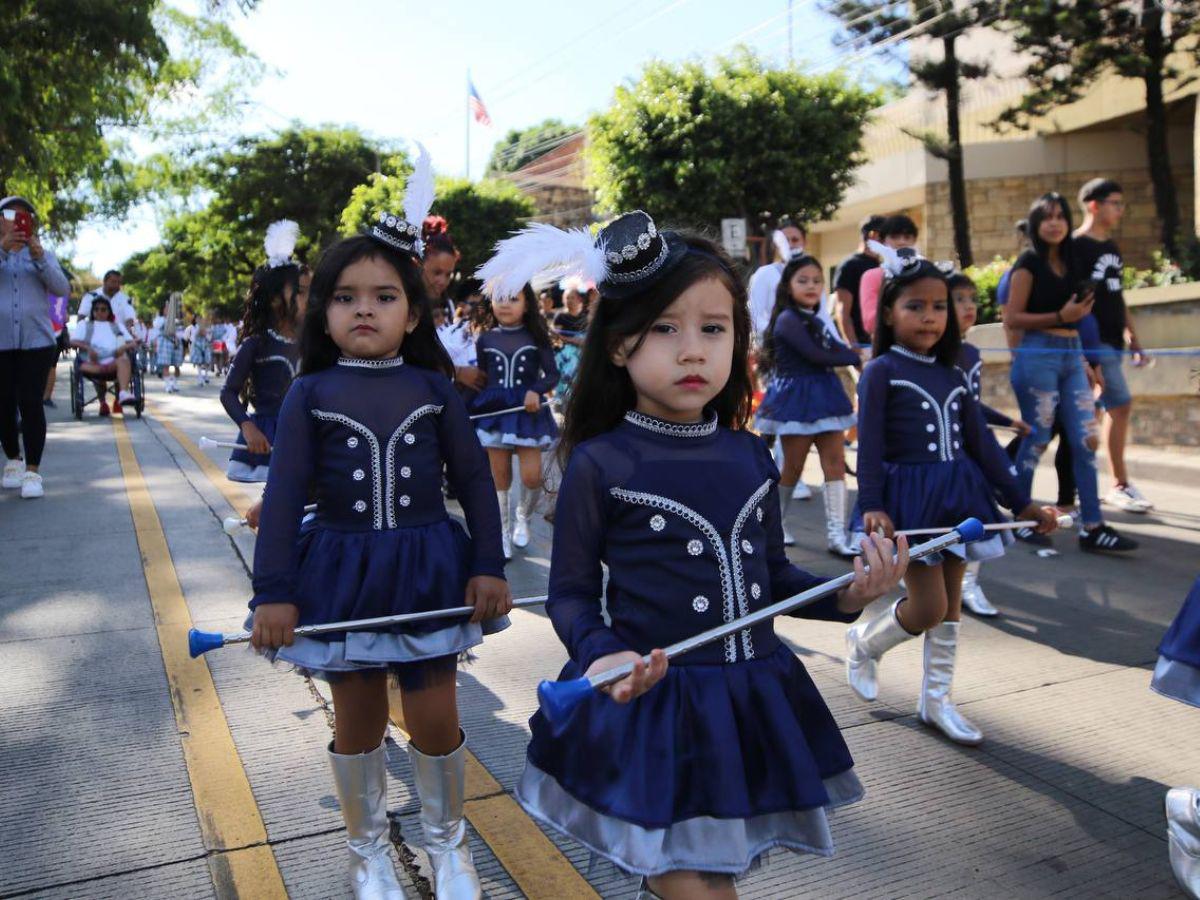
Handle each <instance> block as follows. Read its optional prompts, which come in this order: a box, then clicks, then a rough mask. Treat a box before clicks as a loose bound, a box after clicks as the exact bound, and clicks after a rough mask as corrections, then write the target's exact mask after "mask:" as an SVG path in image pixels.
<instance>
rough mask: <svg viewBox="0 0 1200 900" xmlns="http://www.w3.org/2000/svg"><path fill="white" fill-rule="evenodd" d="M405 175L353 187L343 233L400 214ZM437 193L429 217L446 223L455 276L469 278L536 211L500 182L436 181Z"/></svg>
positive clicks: (376, 177)
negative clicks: (386, 214) (385, 212)
mask: <svg viewBox="0 0 1200 900" xmlns="http://www.w3.org/2000/svg"><path fill="white" fill-rule="evenodd" d="M407 176H408V170H407V166H405V167H404V168H402V169H396V170H393V171H391V172H389V173H387V174H378V175H372V176H370V178H369V179H368V180H367V183H366V184H363V185H360V186H359V187H357V188H355V190H354V193H353V194H352V196H351V198H350V202H349V204H347V206H346V208H345V210H344V211H343V212H342V216H341V222H342V233H343V234H354V233H356V232H358V231H360V230H362V229H363V228H367V227H369V226H370V224H371V223H372V222H374V221H375V220H376V219H377V218H378V217H379V213H380V212H382V211H383V210H391V211H393V212H400V211H402V209H403V206H402V204H403V199H404V182H405V178H407ZM436 193H437V199H436V200H434V202H433V214H434V215H439V216H443V217H444V218H445V219H446V221H447V222H448V223H449V225H450V236H451V237H452V238H453V239H454V244H455V246H456V247H458V250H459V252H460V253H461V254H462V258H461V259H460V260H459V264H458V268H459V271H461V272H463V273H465V274H466V275H468V276H469V275H470V274H471V273H473V272H474V271H475V270H476V269H477V268H479V266H480V265H481V264H482V263H483V262H484V261H485V260H486V259H487V258H488V257H489V256H491V255H492V249H493V248H494V247H495V245H496V242H497V241H498V240H500V239H501V238H504V237H507V236H508V235H509V234H510V233H512V232H513V231H516V230H517V229H519V228H520V227H521V226H522V225H523V224H524V222H525V220H526V219H528V218H529V217H530V216H532V215H533V214H534V212H535V211H536V210H535V209H534V205H533V201H532V200H530V199H529V198H528V197H526V196H525V195H524V194H522V193H521V192H520V191H518V190H517V189H516V187H514V186H513V185H512V184H511V183H509V182H507V181H501V180H499V179H484V180H483V181H478V182H469V181H467V180H466V179H465V178H438V179H437V192H436Z"/></svg>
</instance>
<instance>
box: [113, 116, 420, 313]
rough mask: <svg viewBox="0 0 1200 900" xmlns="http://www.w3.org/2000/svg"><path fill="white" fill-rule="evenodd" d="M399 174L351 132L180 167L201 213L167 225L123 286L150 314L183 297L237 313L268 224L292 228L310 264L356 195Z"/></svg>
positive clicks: (378, 149)
mask: <svg viewBox="0 0 1200 900" xmlns="http://www.w3.org/2000/svg"><path fill="white" fill-rule="evenodd" d="M403 165H406V158H405V157H404V155H403V154H402V153H400V152H397V151H395V150H392V149H389V148H387V147H385V146H383V145H381V144H379V143H377V142H374V141H371V140H369V139H368V138H366V137H364V136H363V135H362V134H360V133H359V132H358V131H355V130H353V129H338V128H304V127H300V126H293V127H292V128H290V129H288V130H287V131H284V132H282V133H281V134H279V135H278V136H275V137H271V138H262V137H246V138H241V139H239V140H238V141H237V142H236V143H235V144H234V145H233V146H232V147H230V148H228V149H226V150H222V151H220V152H217V153H213V154H210V155H208V156H205V157H203V158H201V159H200V160H199V161H198V162H196V163H194V164H192V165H190V166H188V167H186V169H185V170H184V172H185V174H182V175H180V181H181V183H182V184H184V185H185V186H188V187H193V186H194V188H195V189H196V191H197V193H196V194H195V195H194V196H193V197H192V200H191V202H192V204H198V203H203V205H201V206H198V207H197V208H188V207H185V208H183V209H182V210H181V211H180V212H178V213H177V214H175V215H173V216H171V217H170V218H168V219H167V221H166V222H165V223H164V225H163V229H162V232H163V239H162V242H161V243H160V244H158V245H157V246H155V247H152V248H150V249H149V250H146V251H143V252H141V253H137V254H134V255H133V256H132V257H130V259H129V260H128V261H126V263H125V265H124V267H123V270H124V272H125V276H126V282H127V283H128V284H129V286H130V291H131V293H135V294H137V295H139V296H141V297H143V298H144V299H148V300H149V301H151V305H154V304H155V303H157V302H158V299H157V298H162V297H164V296H165V295H166V294H168V293H169V292H170V291H173V290H181V291H183V292H184V298H185V301H186V302H187V303H188V305H189V306H190V307H192V308H201V309H212V308H222V309H231V308H232V307H236V306H237V305H238V304H239V303H240V298H241V297H242V295H244V293H245V291H246V287H247V285H248V284H249V280H250V274H251V272H253V271H254V269H255V268H256V267H257V266H259V265H261V263H262V261H263V248H262V241H263V235H264V234H265V233H266V230H267V226H268V225H269V224H270V223H271V222H273V221H275V220H277V219H285V218H286V219H294V220H295V221H296V222H297V223H298V224H299V226H300V236H301V237H300V243H299V244H298V246H297V253H298V256H299V257H300V258H306V259H308V260H310V261H315V258H316V256H317V254H318V252H319V251H320V250H321V249H322V248H323V247H324V246H325V245H327V244H329V243H330V242H331V241H332V240H333V239H335V238H336V237H337V223H338V221H339V218H340V216H341V213H342V210H343V209H344V208H345V206H346V204H347V203H348V202H349V201H350V198H351V195H352V193H353V191H354V189H355V188H356V187H358V186H359V185H361V184H363V183H364V182H365V181H367V180H368V179H369V178H370V177H371V175H372V174H373V173H375V172H376V171H378V170H379V169H380V168H381V167H387V168H389V169H395V168H398V167H401V166H403ZM197 198H199V199H197Z"/></svg>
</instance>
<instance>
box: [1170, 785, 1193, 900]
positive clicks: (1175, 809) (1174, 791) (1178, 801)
mask: <svg viewBox="0 0 1200 900" xmlns="http://www.w3.org/2000/svg"><path fill="white" fill-rule="evenodd" d="M1166 808H1167V846H1168V848H1169V852H1170V855H1171V870H1172V871H1173V872H1174V873H1175V880H1176V881H1178V882H1179V886H1180V887H1181V888H1183V891H1184V893H1186V894H1187V895H1188V896H1189V897H1192V898H1200V790H1197V789H1196V788H1181V787H1180V788H1171V790H1169V791H1167V799H1166Z"/></svg>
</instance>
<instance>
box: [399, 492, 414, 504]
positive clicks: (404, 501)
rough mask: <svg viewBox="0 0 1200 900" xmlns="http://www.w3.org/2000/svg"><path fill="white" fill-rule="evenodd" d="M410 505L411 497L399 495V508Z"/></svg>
mask: <svg viewBox="0 0 1200 900" xmlns="http://www.w3.org/2000/svg"><path fill="white" fill-rule="evenodd" d="M410 503H412V497H410V496H408V494H401V495H400V505H401V506H408V504H410Z"/></svg>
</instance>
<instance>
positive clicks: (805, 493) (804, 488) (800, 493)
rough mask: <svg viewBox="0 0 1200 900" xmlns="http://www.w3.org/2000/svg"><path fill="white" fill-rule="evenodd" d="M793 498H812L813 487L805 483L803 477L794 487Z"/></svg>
mask: <svg viewBox="0 0 1200 900" xmlns="http://www.w3.org/2000/svg"><path fill="white" fill-rule="evenodd" d="M792 499H793V500H811V499H812V488H810V487H809V486H808V485H807V484H805V483H804V481H803V479H801V480H800V481H797V482H796V486H795V487H794V488H792Z"/></svg>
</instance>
